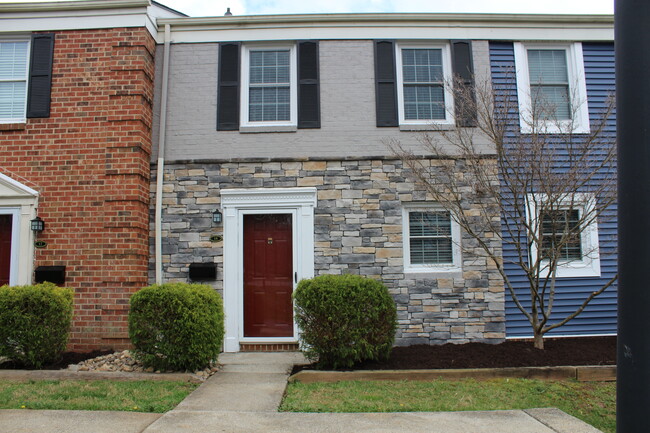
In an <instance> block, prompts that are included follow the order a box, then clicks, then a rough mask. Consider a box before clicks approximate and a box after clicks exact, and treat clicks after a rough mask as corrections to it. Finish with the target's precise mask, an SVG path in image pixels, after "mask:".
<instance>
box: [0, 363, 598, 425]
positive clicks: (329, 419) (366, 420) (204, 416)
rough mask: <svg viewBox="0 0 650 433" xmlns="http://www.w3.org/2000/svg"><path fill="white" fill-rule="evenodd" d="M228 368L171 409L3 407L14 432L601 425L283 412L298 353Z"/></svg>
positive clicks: (541, 414)
mask: <svg viewBox="0 0 650 433" xmlns="http://www.w3.org/2000/svg"><path fill="white" fill-rule="evenodd" d="M219 361H220V362H221V363H223V364H224V368H223V370H221V371H220V372H219V373H217V374H216V375H214V376H212V377H211V378H210V379H208V380H207V381H206V382H205V383H204V384H202V385H201V386H200V387H199V388H197V389H196V390H195V391H194V392H193V393H192V394H190V395H189V396H188V397H187V398H186V399H185V400H183V401H182V402H181V403H180V404H179V405H178V406H177V407H176V408H175V409H173V410H171V411H169V412H167V413H166V414H163V415H162V416H161V415H158V414H142V413H132V412H83V411H33V410H30V411H25V410H2V411H0V431H3V432H4V431H7V432H12V433H14V432H15V433H23V432H39V433H41V432H42V433H105V432H106V433H109V432H110V433H114V432H116V431H117V432H120V433H141V432H144V433H180V432H188V433H189V432H196V433H208V432H209V433H213V432H228V433H262V432H264V433H276V432H277V433H280V432H282V433H293V432H296V433H298V432H302V433H344V432H346V433H347V432H350V433H352V432H354V433H357V432H364V433H388V432H404V433H407V432H408V433H420V432H422V433H425V432H426V433H599V432H600V431H599V430H597V429H595V428H593V427H591V426H589V425H588V424H585V423H584V422H582V421H580V420H578V419H576V418H574V417H572V416H570V415H567V414H566V413H564V412H562V411H560V410H558V409H529V410H510V411H484V412H399V413H361V414H353V413H341V414H335V413H280V412H277V408H278V405H279V404H280V401H281V400H282V396H283V393H284V390H285V387H286V383H287V377H288V376H289V372H290V370H291V367H292V366H293V365H294V364H295V363H300V362H304V358H302V355H301V354H299V353H237V354H222V355H221V356H220V358H219Z"/></svg>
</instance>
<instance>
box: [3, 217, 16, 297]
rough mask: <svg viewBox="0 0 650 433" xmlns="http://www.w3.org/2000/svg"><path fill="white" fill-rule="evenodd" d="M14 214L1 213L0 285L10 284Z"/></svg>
mask: <svg viewBox="0 0 650 433" xmlns="http://www.w3.org/2000/svg"><path fill="white" fill-rule="evenodd" d="M12 220H13V217H12V215H0V286H4V285H5V284H9V273H10V271H11V228H12Z"/></svg>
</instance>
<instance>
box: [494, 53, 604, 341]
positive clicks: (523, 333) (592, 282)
mask: <svg viewBox="0 0 650 433" xmlns="http://www.w3.org/2000/svg"><path fill="white" fill-rule="evenodd" d="M582 49H583V55H584V66H585V75H586V83H587V99H588V104H589V115H590V118H591V119H592V121H593V120H594V119H596V118H598V116H599V113H601V112H602V110H603V108H604V107H605V101H606V99H607V97H608V95H609V94H610V93H612V92H613V91H614V88H615V86H614V82H615V77H614V44H613V43H583V44H582ZM490 61H491V71H492V80H493V87H494V91H495V94H496V98H497V103H498V98H499V95H500V94H503V92H507V93H508V94H509V95H510V96H511V97H512V98H516V97H517V89H516V85H515V83H513V80H512V76H513V71H514V69H515V63H514V50H513V44H512V43H507V42H491V43H490ZM513 122H516V123H517V124H518V117H517V116H516V114H515V115H513ZM615 124H616V120H615V117H613V118H611V119H610V122H609V123H608V127H607V131H606V133H608V134H612V135H613V134H615ZM598 230H599V241H600V269H601V277H600V278H588V277H585V278H558V279H557V291H556V300H555V304H554V307H553V314H552V316H551V321H550V322H551V323H554V322H557V321H559V320H561V319H562V318H564V317H566V316H567V315H568V314H570V313H571V312H573V311H575V310H576V308H577V307H578V306H579V305H580V304H581V303H582V302H583V301H584V299H585V298H586V297H587V296H589V294H590V293H591V292H593V291H594V290H598V289H599V288H600V287H602V285H603V284H605V283H606V282H607V281H609V279H610V278H611V277H612V276H614V275H615V274H616V272H617V268H616V260H617V257H616V230H617V225H616V206H612V207H611V208H610V209H608V212H607V215H605V216H604V218H603V219H602V220H600V221H599V222H598ZM504 235H505V234H504ZM503 256H504V262H505V263H504V267H505V270H506V273H507V275H508V278H509V279H510V281H511V282H512V284H513V286H514V287H515V291H516V293H517V294H518V297H519V299H520V301H521V302H522V304H523V305H524V306H525V307H529V306H530V301H528V302H526V299H527V298H528V296H527V293H528V292H529V289H528V284H527V282H526V277H525V275H524V273H523V272H522V271H521V270H520V269H518V268H517V267H516V266H515V265H513V264H509V263H508V262H509V261H513V260H516V257H517V253H516V251H515V250H514V249H513V246H512V245H508V244H505V245H504V246H503ZM616 298H617V294H616V286H615V285H613V286H612V287H610V288H608V289H607V290H606V291H605V292H603V293H602V294H601V295H600V296H598V297H596V298H595V299H593V300H592V301H591V303H590V304H589V305H588V306H587V308H586V309H585V311H583V312H582V314H580V315H579V316H578V317H576V318H575V319H573V320H571V321H570V322H568V323H567V324H566V325H564V326H561V327H559V328H556V329H555V330H553V331H551V332H550V333H548V334H547V335H548V336H552V335H594V334H615V333H616ZM506 335H507V336H508V337H528V336H532V331H531V326H530V324H529V323H528V320H527V319H526V317H524V315H523V314H522V313H521V312H520V311H519V309H518V308H517V307H516V306H515V304H514V302H513V301H512V299H511V296H510V294H509V293H508V290H507V289H506Z"/></svg>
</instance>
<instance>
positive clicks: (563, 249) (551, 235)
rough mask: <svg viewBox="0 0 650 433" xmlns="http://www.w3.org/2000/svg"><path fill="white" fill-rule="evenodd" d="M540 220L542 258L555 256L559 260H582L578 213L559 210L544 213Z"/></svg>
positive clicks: (576, 211)
mask: <svg viewBox="0 0 650 433" xmlns="http://www.w3.org/2000/svg"><path fill="white" fill-rule="evenodd" d="M541 218H542V223H541V232H542V235H541V241H542V248H541V249H542V254H543V257H550V256H551V255H552V254H557V255H558V259H559V260H582V243H581V233H580V212H579V211H578V210H577V209H573V210H559V211H553V212H546V213H544V214H543V215H542V217H541ZM565 234H566V235H565Z"/></svg>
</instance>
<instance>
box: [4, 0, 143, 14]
mask: <svg viewBox="0 0 650 433" xmlns="http://www.w3.org/2000/svg"><path fill="white" fill-rule="evenodd" d="M148 6H151V1H149V0H84V1H64V2H42V3H0V13H8V12H49V11H83V10H97V9H115V8H142V7H148Z"/></svg>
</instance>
